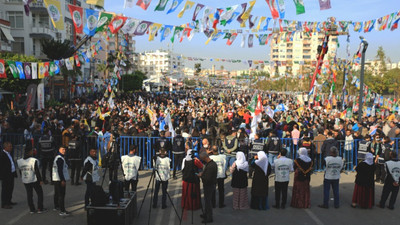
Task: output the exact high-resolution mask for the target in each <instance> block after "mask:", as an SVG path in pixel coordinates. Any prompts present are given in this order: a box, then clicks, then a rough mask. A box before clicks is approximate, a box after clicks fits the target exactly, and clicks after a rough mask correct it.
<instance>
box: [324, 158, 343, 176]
mask: <svg viewBox="0 0 400 225" xmlns="http://www.w3.org/2000/svg"><path fill="white" fill-rule="evenodd" d="M325 162H326V168H325V179H327V180H338V179H340V172H341V170H342V167H343V160H342V158H341V157H339V156H337V157H332V156H328V157H326V158H325Z"/></svg>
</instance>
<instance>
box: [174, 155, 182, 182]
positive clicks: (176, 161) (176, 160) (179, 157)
mask: <svg viewBox="0 0 400 225" xmlns="http://www.w3.org/2000/svg"><path fill="white" fill-rule="evenodd" d="M184 156H185V154H174V174H173V176H174V177H175V175H176V169H177V168H178V165H182V161H183V157H184ZM181 169H182V168H181Z"/></svg>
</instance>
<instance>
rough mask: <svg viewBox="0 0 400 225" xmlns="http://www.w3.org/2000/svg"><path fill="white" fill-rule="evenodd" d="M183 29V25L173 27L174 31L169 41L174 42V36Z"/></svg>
mask: <svg viewBox="0 0 400 225" xmlns="http://www.w3.org/2000/svg"><path fill="white" fill-rule="evenodd" d="M182 31H183V27H175V30H174V33H173V34H172V38H171V42H172V43H174V40H175V36H176V35H177V34H179V33H180V32H182Z"/></svg>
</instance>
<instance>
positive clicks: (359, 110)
mask: <svg viewBox="0 0 400 225" xmlns="http://www.w3.org/2000/svg"><path fill="white" fill-rule="evenodd" d="M360 39H361V43H362V44H363V49H362V56H361V72H360V97H359V99H358V102H359V103H358V122H359V123H361V120H362V114H363V113H362V110H363V98H364V67H365V52H366V51H367V48H368V42H367V40H365V38H364V37H363V36H360Z"/></svg>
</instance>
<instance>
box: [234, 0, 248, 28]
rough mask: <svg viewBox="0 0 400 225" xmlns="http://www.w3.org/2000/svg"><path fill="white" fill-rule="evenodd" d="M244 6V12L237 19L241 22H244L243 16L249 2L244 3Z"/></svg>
mask: <svg viewBox="0 0 400 225" xmlns="http://www.w3.org/2000/svg"><path fill="white" fill-rule="evenodd" d="M241 6H242V8H243V10H242V13H240V15H239V16H238V17H237V19H236V20H237V21H238V22H239V23H240V24H241V23H243V20H242V18H241V17H242V16H243V14H244V13H245V12H246V8H247V3H243V4H242V5H241Z"/></svg>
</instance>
